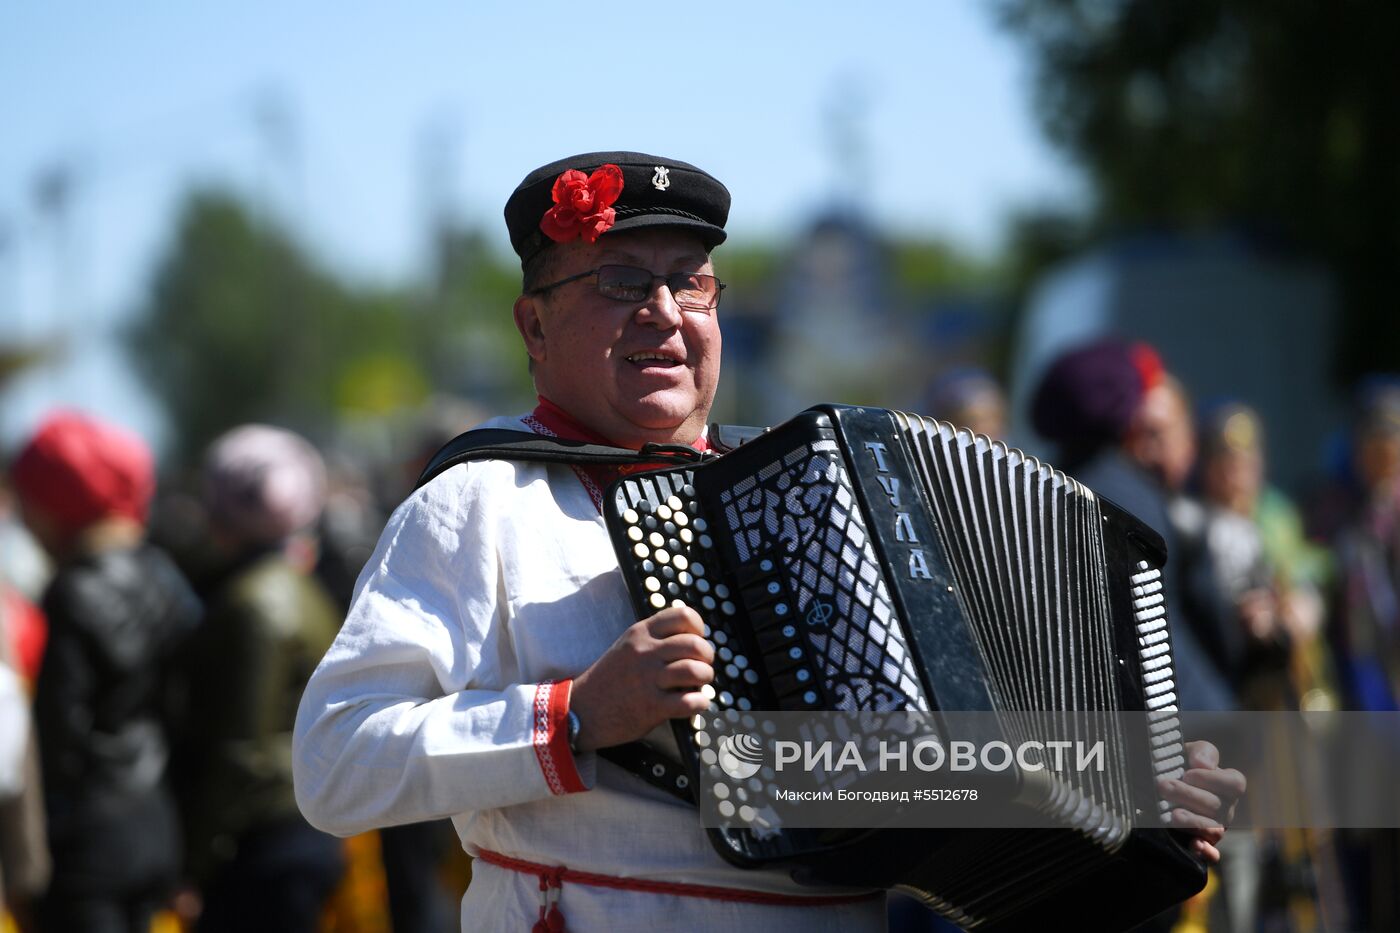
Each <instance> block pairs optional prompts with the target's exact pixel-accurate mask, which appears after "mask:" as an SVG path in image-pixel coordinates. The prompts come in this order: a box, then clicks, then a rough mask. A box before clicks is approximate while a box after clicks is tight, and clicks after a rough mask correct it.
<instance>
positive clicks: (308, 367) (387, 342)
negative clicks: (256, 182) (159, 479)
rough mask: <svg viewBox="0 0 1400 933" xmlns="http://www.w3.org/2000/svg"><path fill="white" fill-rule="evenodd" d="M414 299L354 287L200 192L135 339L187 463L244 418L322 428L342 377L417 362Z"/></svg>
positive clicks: (234, 206)
mask: <svg viewBox="0 0 1400 933" xmlns="http://www.w3.org/2000/svg"><path fill="white" fill-rule="evenodd" d="M405 303H406V302H405V298H404V296H402V295H398V294H395V293H392V292H372V291H352V290H350V289H348V288H347V287H346V286H344V285H343V284H341V283H340V282H338V281H337V280H336V279H335V278H334V277H332V276H331V275H330V274H329V273H327V272H326V271H324V270H322V269H320V268H318V267H317V266H316V265H315V263H313V262H312V261H311V260H310V259H309V258H308V257H307V256H306V255H305V254H304V253H303V252H302V251H301V250H300V249H299V248H298V246H297V245H296V244H295V243H294V242H293V241H292V240H291V239H290V238H289V237H288V236H287V235H286V234H285V233H283V232H282V231H280V230H278V229H277V228H276V227H275V226H274V225H272V224H270V223H269V222H267V221H265V220H263V219H260V218H258V217H256V216H255V215H254V214H253V213H252V212H251V211H250V210H249V209H248V208H246V207H245V206H244V205H243V204H241V203H240V202H239V201H238V200H237V199H235V198H233V197H231V196H229V195H227V194H223V193H218V192H212V191H202V192H197V193H195V194H193V195H191V197H190V198H189V199H188V201H187V202H186V204H185V206H184V208H183V210H182V212H181V214H180V217H179V220H178V222H177V224H176V228H175V235H174V238H173V241H172V243H171V245H170V247H169V249H168V251H167V254H166V255H165V258H164V259H163V260H162V262H161V263H160V266H159V268H158V270H157V272H156V274H155V277H154V281H153V284H152V287H151V291H150V296H149V300H148V301H147V303H146V306H145V307H144V308H143V309H142V312H141V313H140V314H139V315H138V316H137V320H136V322H135V323H134V325H133V327H132V329H131V330H130V332H129V333H128V335H127V336H128V347H129V350H130V352H131V354H132V355H133V357H134V360H135V364H136V369H137V371H138V372H139V373H140V375H141V376H142V377H143V379H144V380H145V381H146V382H147V384H148V385H149V386H150V388H151V389H152V390H153V392H154V394H155V395H156V397H157V398H159V399H160V400H161V402H162V403H163V404H164V406H165V409H166V414H167V416H168V418H169V420H170V423H171V428H172V435H173V440H174V447H175V450H174V453H175V454H176V456H177V458H178V459H179V460H180V461H181V462H184V463H187V464H188V463H192V462H194V461H195V459H196V458H197V457H198V455H199V452H200V450H202V448H203V447H204V445H206V444H207V443H208V442H209V441H210V440H211V439H212V438H213V437H215V436H216V435H218V434H219V433H220V432H222V431H223V430H225V429H226V428H228V427H230V426H232V425H234V424H238V423H241V422H245V421H270V422H277V423H283V424H289V425H292V426H294V427H299V428H301V429H302V430H304V431H308V432H310V433H312V434H315V433H318V432H317V431H316V430H315V428H317V427H318V426H325V425H327V424H329V423H330V422H331V420H332V418H333V415H334V413H335V411H336V407H337V401H338V399H337V394H338V392H341V394H343V389H339V388H338V387H339V386H340V385H341V383H342V379H341V376H342V374H343V373H345V372H346V371H348V370H351V369H352V368H353V367H355V366H362V365H364V360H365V359H367V358H369V357H375V358H378V359H381V360H382V359H384V358H386V357H399V358H400V362H399V364H396V365H400V367H401V368H403V367H407V368H409V369H413V368H416V367H417V365H418V364H417V361H416V358H415V351H414V347H413V339H412V338H413V334H412V328H411V327H410V326H409V325H410V323H411V322H409V321H408V316H407V315H405V314H404V313H403V311H404V305H405Z"/></svg>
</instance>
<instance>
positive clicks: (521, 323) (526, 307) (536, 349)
mask: <svg viewBox="0 0 1400 933" xmlns="http://www.w3.org/2000/svg"><path fill="white" fill-rule="evenodd" d="M514 314H515V329H516V330H518V331H520V337H521V339H522V340H524V341H525V352H526V353H528V354H530V359H532V360H534V361H535V362H536V363H539V362H542V361H543V360H544V356H545V336H544V322H543V321H541V320H540V304H539V300H538V299H537V298H536V297H535V296H534V295H521V296H520V297H519V298H517V299H515V308H514Z"/></svg>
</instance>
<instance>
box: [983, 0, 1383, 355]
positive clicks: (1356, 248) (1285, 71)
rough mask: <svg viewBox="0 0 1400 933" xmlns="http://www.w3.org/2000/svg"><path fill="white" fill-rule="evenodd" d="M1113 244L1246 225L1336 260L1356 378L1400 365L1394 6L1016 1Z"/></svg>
mask: <svg viewBox="0 0 1400 933" xmlns="http://www.w3.org/2000/svg"><path fill="white" fill-rule="evenodd" d="M999 8H1000V11H1001V14H1002V17H1003V20H1004V22H1005V23H1006V24H1007V26H1008V27H1009V28H1010V29H1011V30H1012V31H1013V32H1015V33H1016V34H1018V35H1019V36H1020V37H1021V38H1022V39H1023V40H1024V41H1025V43H1026V45H1027V46H1028V47H1029V49H1030V51H1031V53H1032V55H1033V58H1034V61H1035V63H1036V66H1037V83H1036V88H1037V92H1036V93H1037V98H1038V99H1037V104H1038V107H1037V109H1038V112H1039V113H1040V114H1041V116H1042V119H1043V122H1044V124H1045V128H1046V130H1047V132H1048V133H1049V135H1050V137H1051V138H1052V139H1053V140H1055V141H1056V142H1057V143H1059V144H1060V145H1062V146H1064V147H1065V148H1066V149H1067V150H1068V151H1070V152H1071V153H1073V154H1074V155H1075V156H1077V157H1078V158H1079V159H1080V160H1081V161H1082V162H1083V163H1084V164H1085V165H1086V167H1087V168H1088V169H1089V170H1090V172H1091V173H1092V176H1093V178H1094V181H1095V185H1096V189H1097V192H1098V199H1099V203H1098V205H1097V217H1096V221H1097V224H1098V226H1099V228H1100V229H1103V228H1111V227H1117V226H1123V225H1142V224H1169V225H1175V226H1198V225H1212V226H1218V225H1222V224H1224V225H1231V226H1234V227H1236V228H1244V229H1247V230H1252V231H1255V232H1256V233H1259V234H1261V235H1263V236H1265V237H1267V238H1269V239H1270V240H1272V241H1273V242H1276V243H1286V244H1291V245H1293V246H1295V247H1300V248H1302V249H1303V250H1305V251H1307V252H1309V253H1311V254H1313V255H1316V256H1319V257H1322V258H1323V259H1324V260H1326V261H1328V262H1329V263H1330V264H1331V266H1332V268H1333V270H1334V272H1335V274H1336V275H1337V278H1338V281H1339V283H1340V285H1341V288H1342V295H1343V299H1344V311H1345V313H1346V315H1347V325H1348V330H1347V334H1346V337H1347V342H1346V344H1345V346H1344V351H1343V354H1344V355H1343V359H1342V360H1341V361H1340V363H1341V370H1340V375H1342V376H1344V377H1347V378H1350V377H1354V376H1355V375H1356V374H1358V373H1360V372H1363V371H1366V370H1368V369H1377V368H1400V345H1397V344H1396V343H1395V342H1394V341H1384V340H1377V339H1376V337H1377V335H1378V334H1381V333H1385V332H1388V331H1393V329H1394V310H1393V306H1394V301H1393V297H1392V295H1391V291H1392V287H1391V285H1390V278H1391V276H1392V270H1393V268H1394V265H1395V261H1396V257H1397V256H1400V122H1397V121H1396V120H1395V116H1394V108H1395V101H1396V100H1397V99H1400V68H1396V67H1395V63H1394V60H1393V51H1392V46H1393V44H1394V39H1395V37H1396V36H1397V35H1400V5H1397V4H1395V3H1393V2H1391V0H1339V2H1336V3H1323V2H1317V0H1002V2H1001V3H1000V7H999Z"/></svg>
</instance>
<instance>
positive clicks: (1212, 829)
mask: <svg viewBox="0 0 1400 933" xmlns="http://www.w3.org/2000/svg"><path fill="white" fill-rule="evenodd" d="M1158 788H1159V789H1160V790H1161V792H1162V797H1163V798H1164V799H1166V800H1168V801H1170V802H1171V803H1173V804H1175V805H1176V807H1175V809H1173V810H1172V811H1171V822H1170V824H1169V825H1171V826H1174V827H1176V828H1177V829H1184V830H1186V831H1188V832H1190V833H1191V834H1192V835H1194V836H1195V837H1196V838H1195V839H1194V840H1192V845H1193V848H1194V849H1195V851H1196V853H1197V854H1198V855H1201V856H1203V857H1204V858H1205V859H1206V860H1207V861H1208V862H1210V863H1212V864H1219V863H1220V850H1219V849H1217V848H1216V846H1217V845H1219V843H1220V840H1221V839H1223V838H1224V836H1225V829H1226V827H1228V826H1229V825H1230V821H1231V820H1233V819H1234V818H1235V806H1236V805H1237V804H1238V803H1239V800H1240V798H1241V797H1243V796H1244V789H1245V779H1244V775H1243V774H1241V773H1240V772H1239V771H1236V770H1235V769H1234V768H1222V767H1220V751H1219V749H1217V748H1216V747H1215V746H1214V745H1212V744H1211V743H1209V742H1187V743H1186V773H1185V774H1183V775H1182V776H1181V777H1180V779H1178V780H1173V781H1168V780H1163V781H1159V782H1158Z"/></svg>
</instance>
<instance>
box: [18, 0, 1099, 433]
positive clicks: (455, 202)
mask: <svg viewBox="0 0 1400 933" xmlns="http://www.w3.org/2000/svg"><path fill="white" fill-rule="evenodd" d="M1030 80H1031V75H1030V72H1029V69H1028V67H1027V65H1026V62H1025V61H1024V57H1023V55H1022V54H1021V52H1020V50H1019V49H1018V48H1017V46H1016V45H1015V43H1014V42H1013V41H1012V40H1011V39H1010V38H1009V37H1007V36H1006V35H1004V34H1002V33H1001V32H999V31H998V29H997V27H996V25H995V23H994V22H993V19H992V15H991V12H990V9H989V5H988V4H985V3H981V2H974V0H925V2H922V3H888V4H877V3H871V4H865V5H863V6H856V5H852V4H825V3H804V4H798V3H776V2H774V3H760V2H753V0H750V2H748V3H740V2H720V3H711V4H707V5H693V6H692V5H681V4H675V3H660V2H651V3H632V2H629V3H619V4H611V5H608V6H607V7H606V8H586V7H581V6H579V5H566V4H562V3H555V2H537V3H528V4H527V3H514V4H485V3H467V2H459V3H455V4H451V3H442V2H422V3H416V4H396V5H392V7H391V5H388V4H375V5H370V4H363V3H341V4H334V5H333V4H330V3H324V2H314V3H313V2H308V3H300V4H279V5H274V4H271V3H266V2H261V0H257V2H254V0H249V2H244V3H240V4H236V5H235V4H229V3H212V2H211V3H200V4H188V3H185V4H177V3H174V2H150V3H143V4H139V5H137V4H124V5H116V4H77V3H73V2H71V0H59V2H51V3H44V4H38V3H30V4H25V5H20V4H7V5H5V6H3V7H0V120H3V127H4V129H3V133H2V134H0V139H2V140H3V145H0V236H3V237H4V243H5V244H6V245H4V246H3V247H0V317H3V319H2V320H0V339H3V338H5V337H11V338H12V337H14V336H16V335H18V336H19V337H21V338H24V339H28V340H32V339H39V338H45V337H52V336H54V335H56V334H60V333H66V334H68V335H70V341H69V345H70V348H71V351H70V354H69V356H68V362H67V363H65V364H63V365H60V366H56V367H51V368H50V369H49V370H47V371H45V372H41V373H37V374H35V375H33V376H30V377H27V378H26V379H24V380H22V381H21V382H20V383H18V384H17V385H15V386H14V387H13V388H12V389H11V391H10V392H9V393H8V398H4V399H0V439H5V440H10V439H13V438H14V437H15V436H16V435H17V434H18V433H20V432H23V431H25V430H27V429H28V428H29V427H30V426H32V424H33V423H34V421H35V420H36V419H37V418H38V417H39V416H40V414H41V413H42V411H43V410H44V409H46V408H47V407H49V406H50V405H53V404H56V403H67V404H78V405H82V406H85V407H88V408H93V409H96V410H98V411H100V412H102V413H104V414H107V415H108V416H109V417H113V418H116V419H118V420H122V421H125V422H127V423H129V424H132V425H133V426H135V427H137V428H138V429H141V430H144V431H146V432H147V433H148V434H154V435H158V434H159V423H158V419H157V418H156V417H155V415H154V413H153V411H152V409H151V406H150V405H149V402H148V401H145V400H143V399H142V397H141V395H142V394H141V392H140V390H139V389H138V388H137V387H136V385H135V383H134V381H133V380H132V379H131V377H130V375H129V374H128V373H125V372H124V371H123V370H124V367H123V365H122V363H121V361H120V358H119V357H118V356H117V355H116V354H115V353H114V352H113V351H112V349H111V340H110V333H111V331H112V330H113V329H114V328H115V327H116V326H117V325H118V324H119V323H120V321H121V320H122V319H123V318H124V317H125V316H126V315H128V314H129V313H130V310H131V309H132V308H134V307H136V306H138V305H139V303H140V301H141V298H142V295H143V291H144V289H145V287H146V285H147V283H148V281H149V277H150V274H151V268H152V264H153V263H154V261H155V260H156V258H157V257H158V256H159V253H160V250H161V249H162V247H163V246H164V243H165V237H166V236H167V235H168V225H169V222H170V218H171V214H172V210H173V207H174V205H175V204H177V203H178V200H179V196H180V194H181V192H182V191H184V190H186V189H187V188H188V186H189V185H190V184H191V183H194V182H197V181H217V182H220V183H224V184H231V185H234V186H236V187H238V188H241V189H242V190H245V191H247V192H249V193H251V194H254V195H258V196H262V197H265V198H266V199H268V201H269V203H270V204H271V205H272V209H274V210H276V211H277V212H278V214H279V215H280V216H283V217H285V218H287V219H288V221H289V222H290V223H291V224H292V226H293V228H294V229H295V230H296V232H297V233H298V235H300V236H301V237H302V238H303V239H304V240H305V241H306V242H307V243H308V244H309V245H311V246H312V248H313V249H314V250H315V251H316V252H317V253H318V254H319V255H320V256H322V257H323V258H324V259H326V260H327V261H328V262H331V263H333V264H334V265H336V266H337V267H338V268H340V269H342V270H344V271H346V272H348V273H351V274H354V275H357V276H360V277H363V278H366V279H372V280H380V281H400V280H403V279H406V278H408V277H411V276H413V275H415V274H417V273H418V272H419V271H420V270H421V269H422V265H423V235H422V231H423V228H424V221H425V218H426V216H427V212H428V204H429V203H430V195H429V192H430V190H432V191H435V192H436V194H434V195H433V198H436V199H437V200H440V201H444V202H446V203H448V204H449V205H450V206H451V208H452V209H453V210H454V211H455V212H456V213H457V214H459V215H460V216H463V217H466V218H468V219H471V220H479V221H480V222H481V223H482V224H484V225H485V226H486V227H487V229H488V230H490V231H492V232H493V233H494V234H495V235H497V236H499V237H500V240H501V242H502V244H503V249H504V234H503V229H502V224H501V221H500V210H501V206H502V205H503V204H504V201H505V198H506V197H507V195H508V194H509V193H510V191H511V189H512V188H513V187H514V186H515V184H516V183H517V182H518V181H519V179H520V178H521V177H522V176H523V175H524V174H525V173H526V172H527V171H529V170H530V169H531V168H533V167H535V166H536V165H540V164H543V163H544V162H547V161H552V160H553V159H556V158H559V157H560V156H563V155H567V154H569V153H572V152H583V151H588V150H592V149H611V148H631V149H640V150H644V151H652V152H659V153H662V154H665V155H669V156H671V157H674V158H677V159H682V160H685V161H689V162H693V163H696V164H698V165H700V166H702V167H704V168H706V169H707V170H709V171H710V172H712V173H713V174H715V175H717V176H718V177H719V178H721V179H722V180H724V182H725V183H726V184H727V185H728V186H729V188H730V190H731V192H732V193H733V196H734V209H733V213H732V215H731V223H730V228H731V230H732V232H733V236H734V237H735V238H736V239H745V238H759V237H777V238H785V237H788V236H791V235H792V234H793V233H794V232H795V231H797V230H799V229H801V226H802V224H803V223H804V221H805V220H806V219H807V218H808V217H810V215H811V214H812V212H813V211H814V210H815V209H817V208H819V207H820V206H822V205H825V204H827V203H830V202H831V201H832V200H835V199H843V200H846V201H850V200H855V201H858V202H859V203H861V204H862V205H864V207H865V208H866V209H867V210H868V211H869V213H870V215H871V216H872V217H873V218H874V219H875V220H876V221H877V222H878V223H880V224H882V225H883V226H886V227H887V228H891V229H897V230H901V231H907V232H912V233H920V232H927V233H937V234H942V235H948V236H951V237H953V238H955V239H958V240H960V241H962V242H964V243H965V244H967V245H968V246H970V247H971V248H973V249H977V250H983V251H985V250H990V249H992V248H993V247H994V246H995V244H996V242H997V235H998V233H999V231H1000V229H1001V226H1002V222H1003V220H1004V218H1005V216H1006V214H1007V213H1008V212H1009V211H1010V210H1012V209H1014V208H1016V207H1018V206H1023V205H1026V204H1030V203H1037V202H1047V201H1048V202H1054V203H1064V202H1069V201H1073V200H1075V199H1077V198H1078V197H1080V196H1081V191H1082V188H1081V182H1080V181H1079V179H1078V176H1077V174H1076V173H1075V171H1074V170H1073V169H1072V168H1071V167H1070V166H1069V165H1068V164H1067V163H1066V162H1065V160H1064V159H1063V158H1061V157H1060V156H1059V155H1058V154H1057V153H1056V152H1054V151H1052V150H1051V149H1050V148H1049V147H1048V146H1047V145H1046V143H1045V142H1044V140H1043V139H1042V137H1041V135H1040V133H1039V130H1038V127H1037V126H1036V124H1035V121H1034V118H1033V113H1032V109H1031V105H1032V99H1031V86H1030ZM833 109H835V110H844V111H845V112H847V113H849V114H852V116H850V118H849V119H848V121H847V122H848V125H849V126H851V127H853V129H854V138H856V139H858V140H859V141H860V146H859V151H860V152H861V153H863V156H862V159H861V164H863V165H864V166H865V170H864V171H862V172H860V173H859V174H857V175H856V176H854V177H849V176H848V177H845V178H841V177H840V175H839V173H838V172H837V170H836V166H837V164H838V162H837V160H836V159H835V157H834V156H833V147H832V144H831V134H830V132H829V127H830V126H831V120H830V118H829V116H828V115H829V114H830V113H831V112H832V111H833ZM433 139H435V140H438V141H440V143H441V145H439V146H438V148H437V152H438V153H439V155H438V157H437V158H438V163H437V164H438V168H437V170H436V171H435V172H430V171H427V170H425V168H424V166H425V164H428V163H429V156H428V155H426V153H427V152H428V151H429V146H428V145H427V142H426V141H428V140H433ZM55 165H64V166H68V167H70V169H71V172H72V177H73V178H74V179H75V186H74V188H73V192H74V193H73V197H72V200H71V204H70V222H69V224H68V226H67V228H66V230H67V239H66V240H63V239H62V238H60V236H59V231H58V230H57V229H55V227H54V225H53V224H52V223H51V222H50V221H49V219H48V218H47V217H46V215H45V214H44V213H43V212H42V211H40V210H39V209H38V208H37V207H36V204H35V200H34V194H33V192H34V188H35V182H36V178H38V177H39V176H40V175H41V173H42V172H43V171H45V169H46V168H48V167H51V166H55ZM427 178H434V179H436V180H435V181H433V182H431V183H428V182H426V181H425V179H427ZM6 231H8V235H7V236H6V235H5V232H6ZM718 258H719V259H720V262H721V264H722V260H723V256H722V254H721V255H720V256H719V257H718ZM16 308H17V309H18V311H17V312H16V310H14V309H16Z"/></svg>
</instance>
